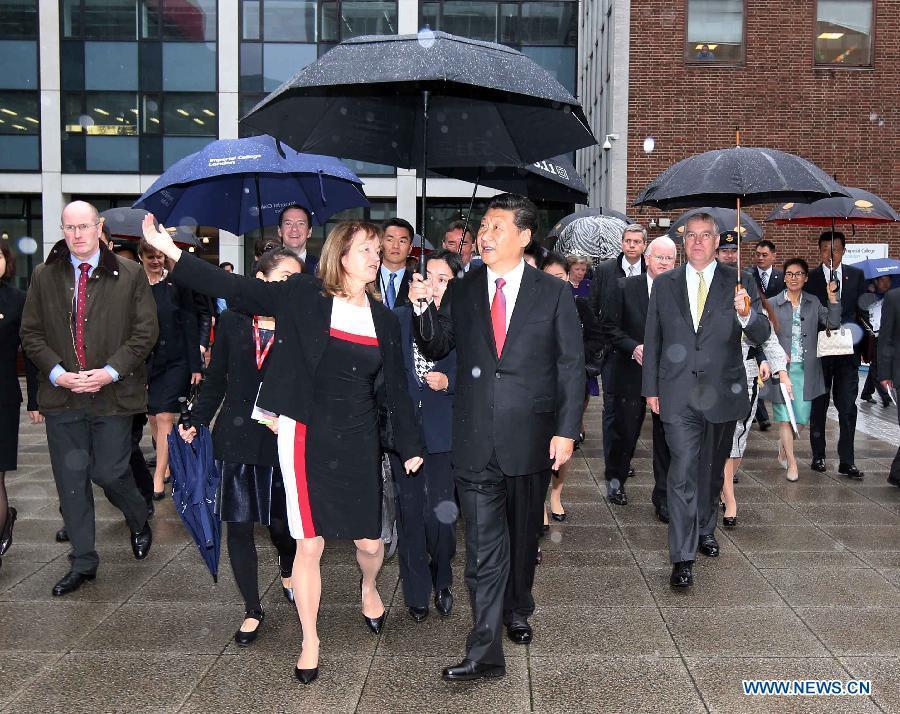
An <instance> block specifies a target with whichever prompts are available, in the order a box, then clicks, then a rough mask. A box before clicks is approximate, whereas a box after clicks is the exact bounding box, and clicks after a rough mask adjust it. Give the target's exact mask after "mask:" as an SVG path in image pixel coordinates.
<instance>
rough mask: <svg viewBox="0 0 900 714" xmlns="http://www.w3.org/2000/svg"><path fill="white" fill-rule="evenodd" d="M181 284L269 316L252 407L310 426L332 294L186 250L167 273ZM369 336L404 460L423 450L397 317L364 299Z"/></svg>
mask: <svg viewBox="0 0 900 714" xmlns="http://www.w3.org/2000/svg"><path fill="white" fill-rule="evenodd" d="M169 275H170V276H171V278H172V279H173V280H174V281H175V282H176V283H178V284H180V285H185V286H187V287H189V288H191V289H192V290H196V291H197V292H202V293H204V294H207V295H217V296H219V297H223V298H225V299H226V300H227V301H228V304H229V305H230V306H231V308H232V309H234V310H237V311H239V312H244V313H247V314H251V315H271V316H272V317H274V318H275V323H276V327H275V339H276V340H277V342H276V344H275V347H274V348H273V349H272V353H271V354H270V356H269V360H270V364H269V366H268V371H267V375H268V378H267V379H266V380H265V381H264V382H263V386H262V389H261V391H260V395H259V400H258V404H259V406H260V407H262V408H264V409H267V410H268V411H270V412H273V413H275V414H283V415H284V416H287V417H290V418H291V419H294V420H295V421H298V422H300V423H303V424H309V423H310V420H311V418H312V416H313V413H314V412H315V410H316V402H315V401H314V399H313V391H314V382H315V378H316V371H317V369H318V366H319V363H320V362H321V360H322V356H323V355H324V352H325V348H326V346H327V345H328V340H329V339H330V337H329V331H330V329H331V308H332V304H333V302H334V299H333V298H332V297H330V296H326V295H323V294H322V282H321V281H320V280H318V279H317V278H313V277H311V276H309V275H305V274H298V275H293V276H291V277H290V278H289V279H288V280H285V281H282V282H272V283H267V282H265V281H262V280H258V279H256V278H250V277H246V276H243V275H237V274H233V273H228V272H226V271H224V270H221V269H220V268H217V267H216V266H214V265H210V264H209V263H206V262H205V261H203V260H201V259H200V258H197V257H195V256H193V255H190V254H189V253H182V256H181V259H180V260H179V261H178V262H177V263H176V264H175V268H174V269H173V270H172V272H171V273H170V274H169ZM369 305H370V307H371V310H372V319H373V321H374V323H375V334H376V336H377V338H378V347H379V350H380V352H381V358H382V374H383V376H384V384H385V389H384V390H379V391H378V392H376V395H380V394H381V393H382V392H383V396H384V403H383V404H381V406H382V407H383V408H385V409H386V410H387V413H388V416H389V419H390V421H391V423H392V427H393V433H394V434H395V439H394V445H395V448H396V451H397V452H398V455H399V456H400V457H401V458H402V459H403V460H404V461H405V460H408V459H410V458H412V457H414V456H421V455H422V454H423V447H422V444H421V441H420V439H419V435H418V429H417V428H416V426H415V419H414V417H413V412H412V403H411V400H410V398H409V394H408V393H407V391H406V375H405V374H404V371H403V354H402V351H401V348H400V325H399V323H398V322H397V316H396V315H394V314H393V313H392V312H391V311H390V310H388V309H387V308H386V307H385V306H384V305H382V304H381V303H380V302H378V301H377V300H375V299H373V298H372V297H371V296H369Z"/></svg>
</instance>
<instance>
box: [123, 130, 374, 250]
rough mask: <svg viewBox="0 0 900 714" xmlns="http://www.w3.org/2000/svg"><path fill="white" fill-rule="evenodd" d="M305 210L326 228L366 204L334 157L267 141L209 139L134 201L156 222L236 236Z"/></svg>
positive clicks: (353, 177)
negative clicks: (293, 208)
mask: <svg viewBox="0 0 900 714" xmlns="http://www.w3.org/2000/svg"><path fill="white" fill-rule="evenodd" d="M292 203H296V204H298V205H300V206H303V207H304V208H307V209H309V211H310V212H311V213H312V216H313V222H314V223H317V224H318V225H323V224H324V223H325V222H326V221H327V220H328V219H329V218H330V217H331V216H333V215H334V214H335V213H338V212H339V211H343V210H345V209H348V208H357V207H359V206H368V205H369V202H368V200H366V196H365V194H364V193H363V190H362V181H361V180H360V178H359V177H358V176H357V175H356V174H354V173H353V172H352V171H351V170H350V169H349V168H347V167H346V166H345V165H344V164H343V163H342V162H341V161H340V160H339V159H336V158H334V157H332V156H319V155H317V154H300V153H298V152H296V151H294V150H293V149H291V148H290V147H287V146H283V145H281V144H278V143H276V141H275V139H273V138H272V137H270V136H253V137H248V138H246V139H222V140H219V141H213V142H211V143H210V144H209V145H207V146H206V147H204V148H203V149H201V150H200V151H198V152H197V153H196V154H191V155H190V156H185V157H184V158H183V159H181V160H180V161H178V162H176V163H175V164H173V165H172V166H171V167H170V168H169V170H168V171H166V172H165V173H164V174H163V175H162V176H160V177H159V178H158V179H157V180H156V181H154V182H153V185H152V186H151V187H150V188H149V189H148V190H147V191H146V192H145V193H144V195H143V196H141V197H140V198H139V199H138V200H137V201H136V202H135V204H134V207H135V208H145V209H147V210H148V211H150V212H151V213H152V214H153V215H154V216H156V219H157V220H158V221H159V222H160V223H164V224H169V225H192V226H215V227H216V228H222V229H224V230H226V231H230V232H231V233H236V234H244V233H247V232H248V231H251V230H254V229H256V228H262V227H263V226H271V225H275V224H277V223H278V216H279V214H280V213H281V210H282V209H283V208H284V207H285V206H289V205H290V204H292Z"/></svg>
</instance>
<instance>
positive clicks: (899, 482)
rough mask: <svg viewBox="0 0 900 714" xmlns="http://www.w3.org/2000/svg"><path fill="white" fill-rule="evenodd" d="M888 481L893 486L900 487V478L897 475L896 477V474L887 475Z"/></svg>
mask: <svg viewBox="0 0 900 714" xmlns="http://www.w3.org/2000/svg"><path fill="white" fill-rule="evenodd" d="M887 482H888V483H889V484H890V485H891V486H897V487H898V488H900V478H897V477H895V476H890V475H889V476H888V477H887Z"/></svg>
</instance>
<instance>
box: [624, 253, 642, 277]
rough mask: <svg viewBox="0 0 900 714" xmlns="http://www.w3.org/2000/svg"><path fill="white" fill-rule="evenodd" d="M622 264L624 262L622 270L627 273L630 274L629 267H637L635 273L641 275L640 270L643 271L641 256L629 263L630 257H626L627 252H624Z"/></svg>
mask: <svg viewBox="0 0 900 714" xmlns="http://www.w3.org/2000/svg"><path fill="white" fill-rule="evenodd" d="M621 264H622V272H623V273H625V275H628V269H629V268H637V272H636V273H635V275H639V274H640V272H641V259H640V258H638V259H637V260H636V261H635V262H634V263H633V264H632V263H629V262H628V258H626V257H625V254H624V253H623V254H622V262H621Z"/></svg>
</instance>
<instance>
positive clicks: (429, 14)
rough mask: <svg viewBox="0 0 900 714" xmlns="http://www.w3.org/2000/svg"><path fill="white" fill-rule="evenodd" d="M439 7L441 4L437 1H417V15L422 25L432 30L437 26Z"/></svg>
mask: <svg viewBox="0 0 900 714" xmlns="http://www.w3.org/2000/svg"><path fill="white" fill-rule="evenodd" d="M440 7H441V4H440V3H439V2H420V3H419V13H420V15H419V16H420V17H421V22H420V24H421V25H422V27H425V26H426V25H428V27H430V28H431V29H432V30H437V29H438V28H439V22H438V12H439V10H440Z"/></svg>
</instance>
